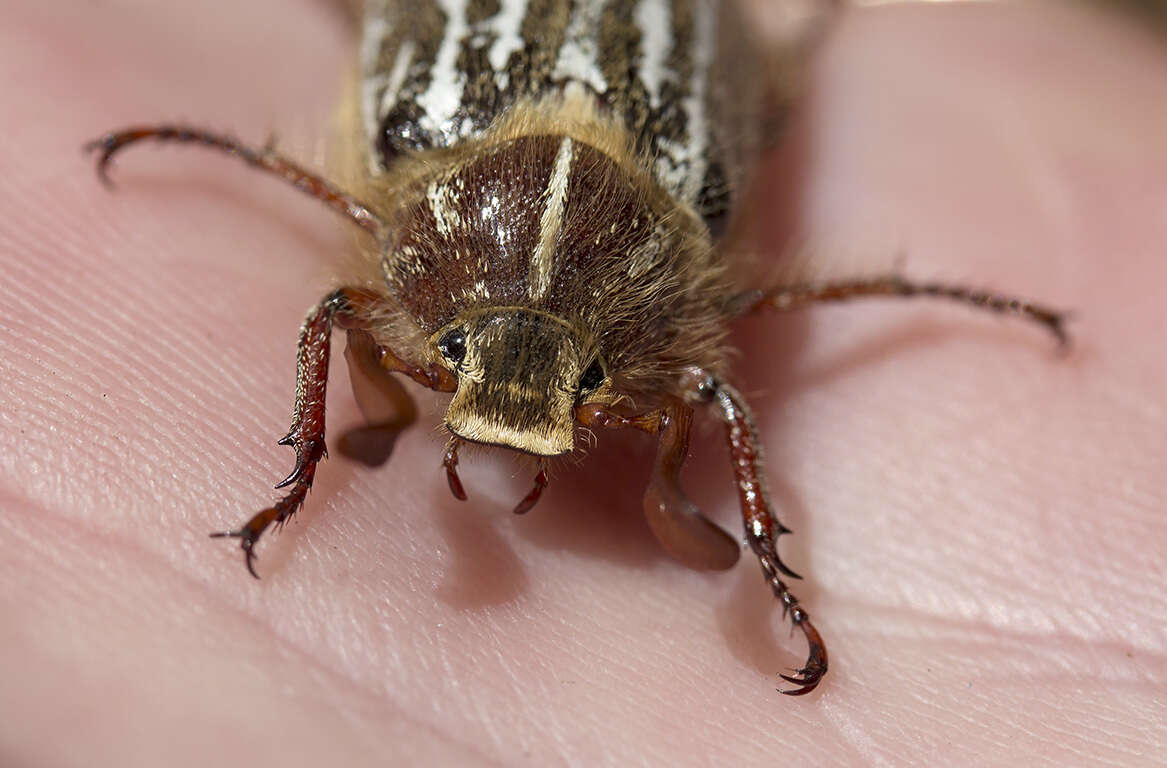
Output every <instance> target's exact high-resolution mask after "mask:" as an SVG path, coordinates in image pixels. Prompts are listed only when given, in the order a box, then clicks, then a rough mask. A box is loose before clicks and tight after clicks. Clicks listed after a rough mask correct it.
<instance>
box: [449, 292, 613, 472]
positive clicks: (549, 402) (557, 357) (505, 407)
mask: <svg viewBox="0 0 1167 768" xmlns="http://www.w3.org/2000/svg"><path fill="white" fill-rule="evenodd" d="M433 341H434V344H435V345H436V346H437V349H438V352H439V353H440V354H441V356H442V358H443V359H444V361H445V363H446V365H448V366H449V367H450V368H451V370H453V371H454V373H455V375H457V377H458V390H457V392H455V393H454V399H453V400H451V401H450V405H449V408H448V409H447V410H446V427H447V428H448V429H449V430H450V431H451V432H452V433H454V435H456V436H457V437H460V438H463V439H465V440H469V441H472V442H476V443H486V444H490V445H501V446H505V447H508V448H514V449H516V450H519V451H523V452H525V453H530V454H534V455H536V456H556V455H559V454H563V453H568V452H570V451H571V450H572V448H573V447H574V443H575V414H574V410H573V409H574V406H575V403H576V400H577V398H578V397H579V396H580V394H581V392H589V391H591V390H594V389H596V388H598V387H599V386H600V384H601V383H602V382H603V380H604V374H603V368H602V367H600V365H599V362H598V360H595V359H594V356H588V355H585V354H584V352H585V350H583V349H581V345H580V343H579V340H578V339H577V338H576V335H575V334H574V333H573V332H572V330H571V328H570V327H569V326H568V325H567V324H566V323H565V322H564V321H562V320H560V319H559V318H557V317H553V316H551V315H548V314H545V313H543V312H538V311H534V310H530V309H522V308H506V309H496V310H488V311H485V312H477V313H474V314H470V315H469V316H462V317H460V318H459V319H458V320H456V321H455V322H453V323H451V324H450V325H448V326H446V327H445V328H443V329H442V330H441V331H439V332H438V333H436V334H435V335H434V337H433Z"/></svg>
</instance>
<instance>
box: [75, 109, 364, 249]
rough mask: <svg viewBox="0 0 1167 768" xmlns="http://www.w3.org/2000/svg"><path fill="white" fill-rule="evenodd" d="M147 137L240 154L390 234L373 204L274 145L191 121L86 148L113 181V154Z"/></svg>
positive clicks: (120, 134) (110, 137) (123, 133)
mask: <svg viewBox="0 0 1167 768" xmlns="http://www.w3.org/2000/svg"><path fill="white" fill-rule="evenodd" d="M146 139H152V140H154V141H159V142H179V143H184V144H199V145H202V146H204V147H209V148H210V149H216V150H218V151H220V152H224V153H226V154H228V155H233V156H235V157H238V158H239V159H241V160H243V162H245V163H247V164H248V165H250V166H252V167H253V168H258V169H259V170H261V171H265V172H267V173H270V174H272V175H273V176H278V177H280V178H281V179H283V180H284V181H286V182H287V183H289V184H291V185H292V186H294V187H295V188H296V189H298V190H300V191H301V192H303V193H305V194H307V195H310V196H312V197H314V198H316V199H317V200H320V201H321V202H323V203H324V204H325V205H327V206H328V207H329V208H331V209H332V210H334V211H336V212H337V213H339V214H341V215H342V216H344V217H346V218H348V219H349V220H351V221H352V222H353V223H354V224H356V225H357V226H358V227H360V228H361V229H363V230H365V231H366V232H368V233H369V234H371V235H373V237H375V238H376V239H377V241H378V242H382V241H384V240H385V236H386V234H387V230H386V227H385V222H384V221H383V220H382V219H381V217H380V216H378V215H377V214H376V213H375V212H374V211H373V210H372V209H371V208H369V206H367V205H365V204H364V203H362V202H360V201H359V200H357V199H356V198H354V197H352V196H351V195H349V194H347V193H345V192H343V191H341V190H340V189H338V188H337V187H335V186H334V185H332V184H331V183H330V182H328V181H326V180H325V179H323V178H322V177H320V176H318V175H317V174H315V173H312V172H311V171H309V170H306V169H304V168H302V167H300V166H299V165H297V164H296V163H294V162H292V161H291V160H289V159H287V158H285V157H282V156H281V155H279V154H277V153H276V152H275V151H274V149H272V147H271V146H264V147H262V148H256V147H252V146H249V145H247V144H244V143H242V142H240V141H237V140H236V139H233V138H231V137H230V136H224V135H223V134H219V133H212V132H211V131H205V130H202V129H201V128H193V127H191V126H189V125H143V126H133V127H130V128H124V129H122V130H120V131H111V132H110V133H107V134H105V135H104V136H101V137H100V138H97V139H94V140H93V141H91V142H89V143H88V144H86V145H85V147H84V149H85V151H87V152H98V153H99V155H98V158H97V175H98V177H99V178H100V179H101V181H102V182H103V183H104V184H106V185H111V182H110V179H109V163H110V160H112V159H113V156H114V155H116V154H117V153H118V152H120V151H121V150H122V149H124V148H126V147H128V146H129V145H131V144H136V143H138V142H139V141H143V140H146Z"/></svg>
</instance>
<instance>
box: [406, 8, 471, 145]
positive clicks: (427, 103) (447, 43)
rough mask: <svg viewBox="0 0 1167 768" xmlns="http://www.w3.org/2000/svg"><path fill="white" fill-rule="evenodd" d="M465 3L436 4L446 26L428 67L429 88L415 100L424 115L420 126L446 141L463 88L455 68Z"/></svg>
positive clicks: (463, 33) (463, 29) (464, 25)
mask: <svg viewBox="0 0 1167 768" xmlns="http://www.w3.org/2000/svg"><path fill="white" fill-rule="evenodd" d="M466 3H467V0H437V4H438V7H439V8H441V9H442V11H443V12H444V13H445V14H446V26H445V28H444V29H443V30H442V43H441V45H440V46H439V47H438V53H437V56H435V57H434V62H433V64H432V65H431V66H430V84H429V87H428V88H426V89H425V90H424V91H422V92H421V93H419V94H418V96H417V105H418V106H419V107H421V108H422V111H423V113H424V115H423V117H422V124H423V126H424V127H425V128H426V129H427V130H430V131H433V132H434V133H435V134H437V135H440V136H445V137H447V138H450V137H453V136H455V135H457V133H458V127H457V126H455V125H454V124H453V120H454V115H455V113H456V112H457V111H458V106H459V105H460V104H461V103H462V92H463V90H464V89H465V87H466V78H465V75H464V73H462V72H461V71H459V69H458V66H457V65H458V53H459V51H461V50H462V40H463V39H464V38H465V37H466V35H467V33H468V32H469V31H470V27H469V25H468V24H467V23H466Z"/></svg>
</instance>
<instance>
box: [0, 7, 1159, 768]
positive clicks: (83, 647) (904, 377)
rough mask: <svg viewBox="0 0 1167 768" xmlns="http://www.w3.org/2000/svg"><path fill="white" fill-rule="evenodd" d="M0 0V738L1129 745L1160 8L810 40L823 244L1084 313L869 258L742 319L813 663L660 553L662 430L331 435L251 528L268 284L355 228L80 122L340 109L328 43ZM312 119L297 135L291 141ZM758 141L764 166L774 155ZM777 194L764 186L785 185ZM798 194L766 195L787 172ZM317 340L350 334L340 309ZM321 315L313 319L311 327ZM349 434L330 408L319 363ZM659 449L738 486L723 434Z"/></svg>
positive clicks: (1042, 754) (336, 388)
mask: <svg viewBox="0 0 1167 768" xmlns="http://www.w3.org/2000/svg"><path fill="white" fill-rule="evenodd" d="M3 17H4V24H3V25H2V26H0V83H3V87H2V89H0V120H2V121H3V134H2V135H3V141H0V169H2V171H3V172H2V174H0V312H2V317H3V321H2V323H0V381H2V382H3V386H2V387H0V442H2V444H3V445H4V450H3V451H2V452H0V764H3V765H4V766H13V767H16V766H56V765H118V766H139V765H141V766H157V765H172V766H182V765H192V766H194V765H209V764H215V765H234V764H239V765H244V764H246V765H276V764H279V765H283V766H297V765H306V766H307V765H312V766H319V765H392V764H397V765H423V764H429V765H433V764H440V765H455V764H456V765H479V764H496V765H499V764H508V765H520V764H526V765H577V766H584V765H587V766H591V765H614V766H634V765H735V766H752V765H757V766H763V765H767V766H768V765H776V764H777V765H793V766H798V765H859V764H880V765H883V764H889V765H896V764H917V765H941V764H944V765H955V764H977V765H1025V766H1045V765H1048V766H1063V765H1087V764H1089V765H1124V766H1125V765H1150V764H1160V765H1161V764H1163V762H1162V761H1163V760H1164V759H1165V758H1164V755H1165V752H1164V750H1165V748H1167V745H1165V739H1167V737H1165V725H1164V720H1165V715H1167V598H1165V597H1164V584H1165V578H1167V565H1165V562H1167V561H1165V557H1164V553H1165V552H1167V509H1165V495H1167V494H1165V490H1167V479H1165V477H1167V406H1165V403H1167V349H1165V344H1164V328H1165V327H1167V310H1165V309H1164V303H1163V298H1162V297H1163V286H1164V284H1165V282H1167V149H1165V147H1167V106H1165V105H1167V50H1164V49H1163V48H1160V47H1158V45H1157V44H1156V42H1155V40H1154V39H1153V38H1152V36H1151V35H1150V34H1147V33H1144V32H1141V31H1139V30H1136V29H1134V28H1131V27H1126V26H1123V25H1122V24H1119V23H1116V22H1111V21H1109V20H1107V19H1104V18H1102V17H1100V16H1097V15H1094V14H1092V13H1089V12H1083V11H1079V10H1076V9H1071V8H1069V7H1067V6H1066V5H1065V4H1061V5H1051V6H1043V5H1037V6H1033V5H1030V6H1024V7H1001V6H990V5H981V4H976V5H970V6H962V7H954V6H948V5H945V6H901V7H891V8H879V9H870V10H864V11H854V12H850V13H848V14H847V16H846V17H845V18H844V19H842V20H841V21H840V23H839V24H838V26H837V28H835V29H834V30H832V32H831V33H830V36H829V37H828V39H827V43H826V45H825V48H824V49H823V50H822V51H821V56H820V57H819V59H818V64H817V66H816V68H815V70H814V73H813V88H812V92H813V94H814V97H813V99H812V100H811V102H810V103H809V105H808V107H807V110H806V112H805V113H804V116H803V122H802V127H801V129H800V132H801V135H802V136H803V137H804V141H803V144H802V145H801V148H800V149H799V150H798V152H793V151H788V152H787V153H786V159H785V160H784V159H783V157H782V156H779V158H778V159H777V160H775V161H774V164H773V165H772V166H771V167H769V168H768V171H769V172H770V173H772V174H774V175H775V176H778V175H781V174H782V173H783V171H782V168H783V167H784V164H785V165H786V166H789V165H790V157H791V156H792V155H795V154H796V155H797V162H796V163H794V165H796V166H798V167H800V168H801V171H800V172H799V173H798V175H797V176H792V175H791V174H792V172H789V171H788V172H786V175H785V176H784V178H794V179H795V180H796V182H797V183H795V184H793V185H788V186H793V192H792V193H791V194H792V195H793V197H794V201H793V203H791V204H786V203H783V204H782V205H779V202H780V201H778V200H775V202H774V205H773V215H772V216H771V217H770V218H773V219H775V220H781V219H782V217H783V216H786V217H790V216H791V215H792V214H790V213H789V211H790V210H793V211H794V213H793V216H794V218H795V219H796V220H797V224H798V228H799V231H801V232H802V233H803V234H804V235H805V238H806V240H807V241H808V242H811V243H813V244H814V247H815V250H816V251H818V252H821V253H824V254H831V256H830V258H827V259H825V261H824V262H823V263H824V264H826V265H827V267H826V268H824V269H825V272H827V273H829V274H833V275H841V274H855V273H860V274H875V273H878V272H880V271H883V270H884V269H886V268H888V267H889V266H891V265H893V264H895V263H897V259H898V263H901V264H902V265H903V267H904V269H905V270H906V272H907V273H909V274H911V275H914V276H919V277H925V278H945V279H950V280H957V281H966V282H971V283H974V284H976V285H984V286H992V287H997V288H1000V289H1003V290H1008V291H1015V292H1019V293H1022V294H1025V295H1030V296H1034V297H1040V298H1042V299H1044V300H1046V301H1048V302H1050V303H1053V304H1055V305H1057V306H1060V307H1066V308H1071V309H1073V310H1074V313H1075V320H1074V323H1073V326H1072V331H1073V334H1074V337H1075V346H1074V348H1073V350H1072V352H1071V353H1070V354H1069V355H1068V356H1065V357H1060V356H1058V355H1057V354H1056V353H1055V351H1054V349H1053V345H1052V343H1051V342H1050V340H1049V339H1048V338H1047V337H1046V336H1045V335H1043V334H1042V333H1041V332H1040V331H1038V330H1037V329H1035V328H1032V327H1030V326H1027V325H1025V324H1023V323H1018V322H1012V321H1000V320H997V319H994V318H990V317H985V316H980V315H978V314H976V313H971V312H967V311H964V310H961V309H959V308H951V307H946V306H942V305H937V304H935V303H931V304H929V303H907V302H904V303H896V302H875V301H871V302H861V303H857V304H853V305H851V306H848V307H824V308H820V309H815V310H811V311H807V312H804V313H800V314H798V315H787V316H782V315H778V314H770V315H766V316H761V317H756V318H752V319H750V320H748V321H746V322H743V323H742V324H741V327H740V329H739V331H740V333H739V336H738V343H739V346H740V349H741V351H742V354H741V359H740V366H739V369H738V379H737V380H738V382H739V383H740V385H741V388H742V389H743V390H744V391H745V392H746V393H747V394H748V395H749V396H750V398H751V400H752V402H753V404H754V405H755V407H756V409H757V410H758V412H759V414H760V424H761V429H762V433H763V437H764V440H765V444H766V446H767V451H768V458H769V469H768V473H769V476H770V478H771V482H772V486H773V491H774V496H775V501H776V505H777V506H778V508H779V511H780V514H781V516H782V518H783V519H784V520H785V521H786V522H787V523H788V524H789V525H790V527H792V528H793V529H794V530H795V531H796V534H795V535H794V536H789V537H784V538H783V539H782V542H781V550H782V553H783V557H784V559H785V560H786V561H787V562H788V563H789V564H790V565H791V566H792V567H793V568H795V569H796V570H798V571H800V572H802V573H803V574H804V575H805V576H806V577H807V579H806V581H804V582H801V583H799V584H797V589H796V593H797V594H798V595H799V596H800V597H801V598H802V599H803V601H804V603H805V604H806V606H807V608H808V610H809V611H810V612H811V614H812V616H814V617H815V620H816V621H817V623H818V626H819V628H820V630H821V631H822V633H823V635H824V636H825V637H826V639H827V642H828V645H829V648H830V652H831V671H830V673H829V675H828V677H827V678H826V680H825V682H824V683H823V685H822V686H821V688H820V689H819V690H818V691H816V692H815V693H814V694H812V695H810V696H808V697H806V698H803V699H791V698H787V697H784V696H781V695H779V694H778V693H777V692H776V691H775V687H776V683H777V679H776V677H775V674H776V673H777V672H779V671H782V670H784V669H786V668H789V667H793V666H797V665H798V664H799V663H800V662H801V659H802V657H803V655H804V653H805V646H804V643H803V641H802V640H801V638H799V637H797V636H795V637H791V636H790V634H789V632H788V628H787V626H786V625H785V624H783V622H782V621H781V620H780V617H779V612H778V610H777V607H776V606H775V605H774V603H773V600H772V598H771V597H770V596H769V594H768V593H767V591H766V589H765V587H764V585H763V583H762V580H761V578H760V577H759V573H758V569H757V566H756V565H755V564H754V563H753V562H751V561H750V559H749V557H748V556H747V557H743V558H742V561H741V562H740V563H739V565H738V567H737V568H735V569H734V570H732V571H730V572H727V573H723V574H705V573H696V572H691V571H688V570H685V569H684V568H682V567H680V566H679V565H677V564H675V563H674V562H672V561H671V560H669V559H668V558H667V557H666V556H665V555H664V554H663V553H662V552H661V550H660V549H659V547H658V546H657V544H656V543H655V541H654V540H653V539H652V537H651V534H650V533H649V531H648V529H647V527H646V525H645V523H644V522H643V520H642V518H641V516H640V514H639V511H638V509H639V503H640V502H639V498H640V493H641V490H642V488H643V486H644V483H645V480H646V478H647V473H648V468H649V462H650V460H651V455H652V445H651V443H650V441H648V440H647V439H644V438H643V437H641V436H639V435H622V434H606V435H603V436H602V439H601V443H600V445H599V447H597V448H595V449H593V450H591V451H590V456H589V457H588V461H586V462H584V463H583V464H582V466H581V467H579V468H570V467H564V468H561V469H560V470H558V471H557V472H556V476H555V478H554V481H553V484H552V486H551V487H550V488H549V490H548V491H547V493H546V495H545V497H544V499H543V500H542V501H541V502H540V504H539V505H538V506H537V507H536V508H535V510H534V511H533V512H532V513H531V514H530V515H528V516H527V517H525V518H516V517H514V516H512V515H511V514H510V513H509V511H508V510H509V509H510V508H511V507H512V506H513V504H514V503H515V501H517V500H518V499H519V498H520V497H521V496H522V495H523V494H524V493H525V492H526V491H527V489H528V488H529V484H530V479H531V478H530V473H529V471H528V469H527V468H525V467H523V466H521V465H518V464H517V463H516V462H514V461H513V460H512V459H511V458H509V457H508V456H507V455H506V454H501V453H498V452H493V453H490V452H482V453H479V454H472V455H468V456H467V457H466V458H465V459H464V473H463V479H464V480H465V482H466V485H467V488H468V491H469V493H470V501H469V502H468V503H461V502H458V501H455V500H454V499H453V498H451V497H450V494H449V492H448V491H447V489H446V485H445V480H444V478H443V477H442V475H441V473H440V470H439V466H438V462H439V460H440V450H441V446H442V442H443V438H442V436H441V434H440V432H439V431H438V430H437V429H436V425H438V424H440V415H441V408H440V402H439V401H438V400H437V398H435V397H434V396H431V395H429V394H428V393H424V392H422V393H419V401H420V403H421V409H422V422H421V424H420V425H419V427H418V428H416V429H414V430H412V431H410V432H409V433H408V434H407V435H406V436H404V437H403V438H402V440H401V442H400V443H399V445H398V448H397V452H396V454H395V456H394V457H393V459H392V461H391V462H390V463H389V465H387V466H386V467H383V468H381V469H378V470H369V469H364V468H361V467H359V466H355V465H353V464H352V463H350V462H348V461H346V460H344V459H343V458H341V457H339V455H335V454H336V452H335V450H334V458H333V459H331V460H330V461H328V462H327V463H326V464H325V465H324V466H323V467H322V471H321V472H320V474H319V482H318V484H317V486H316V489H315V490H314V492H313V494H312V496H311V497H310V499H309V503H308V506H307V508H306V510H305V511H304V512H303V513H302V514H301V515H300V516H299V518H298V519H297V520H296V522H295V523H294V524H292V525H290V526H289V527H288V528H287V529H285V530H284V532H283V533H282V534H279V535H275V536H269V537H268V538H267V539H266V540H265V541H264V542H263V545H262V546H261V548H260V559H259V564H258V567H259V570H260V573H261V575H262V576H263V579H262V580H261V581H258V582H257V581H254V580H253V579H251V578H250V577H249V576H248V575H247V574H246V572H245V571H244V569H243V564H242V558H241V556H240V553H239V551H238V549H237V548H236V547H235V544H234V542H230V543H228V542H223V541H211V540H210V539H208V538H207V533H208V532H210V531H212V530H219V529H223V528H227V527H234V526H236V525H238V524H239V523H241V522H242V521H243V520H245V519H246V518H247V517H248V516H249V515H250V514H251V513H252V512H254V511H256V510H258V509H259V508H260V507H261V506H264V505H266V504H268V503H269V502H270V501H271V500H272V499H273V498H274V497H275V492H274V491H272V490H271V485H272V484H273V483H274V482H275V481H277V480H278V479H280V478H281V477H283V476H284V474H285V473H286V472H287V471H288V469H290V467H291V462H292V455H291V452H290V451H289V450H288V449H286V448H280V447H278V446H277V445H275V440H276V439H277V438H278V437H279V436H280V435H282V434H283V431H284V429H285V428H286V426H287V420H288V414H289V411H290V407H291V402H292V392H293V378H292V373H293V353H294V341H295V334H296V329H297V326H298V323H299V321H300V319H301V317H302V315H303V313H304V311H305V310H306V308H307V307H308V306H309V305H310V304H312V303H313V302H314V301H315V300H316V299H317V298H318V297H319V296H321V295H322V294H323V293H324V291H325V290H326V288H327V287H328V286H329V284H330V283H329V281H330V272H329V264H330V262H333V261H335V259H336V258H337V256H336V254H339V253H342V252H343V251H344V249H346V248H347V247H348V239H347V234H346V233H345V232H343V231H341V230H340V228H338V226H337V225H336V222H335V221H334V219H333V218H332V217H331V216H330V214H329V213H328V212H327V211H325V210H323V209H322V208H320V207H319V206H317V205H314V204H313V203H312V202H311V201H306V200H304V199H302V198H301V197H299V196H298V195H297V194H296V193H295V192H294V191H292V190H289V189H286V188H283V187H281V186H280V185H278V184H276V183H274V182H272V181H269V180H267V179H264V178H261V177H259V176H257V175H255V174H253V173H250V172H249V171H247V170H246V169H244V168H242V167H240V166H239V164H237V163H234V162H232V161H230V160H229V159H226V158H222V157H217V156H214V155H212V154H209V153H207V152H204V151H199V150H195V149H179V148H167V149H155V148H153V147H147V148H143V149H140V150H135V151H133V152H130V153H127V154H126V155H125V156H124V157H122V158H120V161H119V163H118V165H117V167H116V168H115V173H114V175H115V178H116V180H117V183H118V187H117V189H116V191H115V192H114V193H110V192H107V191H106V190H105V189H103V188H102V187H101V186H100V185H99V184H98V182H97V181H96V179H95V178H94V175H93V172H92V168H91V161H90V159H88V158H86V157H83V156H82V154H81V152H80V149H79V148H80V146H81V144H82V143H83V142H84V141H85V140H87V139H90V138H93V137H94V136H96V135H98V134H100V133H101V132H103V131H104V130H107V129H110V128H113V127H119V126H122V125H125V124H130V123H139V122H155V121H163V120H178V119H187V120H191V121H194V122H196V123H197V124H199V125H203V126H208V127H212V128H216V129H227V130H230V131H232V132H233V133H235V134H236V135H238V136H240V137H245V138H248V139H250V140H253V141H257V142H259V141H262V140H263V139H264V138H265V137H266V136H267V135H268V133H269V132H272V131H276V132H278V133H279V135H280V138H281V141H283V142H285V145H286V146H288V147H289V148H290V149H297V150H298V151H300V154H301V155H303V154H305V153H307V154H309V155H310V154H311V151H310V150H311V149H312V148H314V147H319V146H322V139H323V136H324V135H325V126H326V124H327V120H328V114H329V111H330V107H331V104H332V103H333V101H334V99H335V97H336V93H337V90H338V83H339V81H340V78H341V74H342V71H343V69H344V67H345V64H346V62H347V61H348V58H347V57H348V56H349V55H350V52H351V50H352V48H353V40H352V36H351V30H350V29H349V28H348V26H347V25H346V23H345V22H344V20H343V18H342V17H341V15H340V14H339V13H338V12H337V10H336V8H335V7H334V6H332V5H330V4H328V3H326V2H321V1H317V2H309V0H278V1H277V0H249V2H246V3H226V2H222V1H221V0H213V1H208V2H204V3H158V2H153V1H152V0H107V1H106V2H102V3H69V4H64V3H41V2H35V1H34V0H23V1H22V0H7V1H6V2H4V3H3ZM305 148H307V149H305ZM776 186H777V185H776ZM775 194H777V193H775ZM783 210H784V211H787V213H785V214H784V213H782V211H783ZM338 346H339V344H338ZM338 359H339V356H338ZM331 394H332V399H331V401H330V407H329V418H330V424H331V426H332V430H331V432H330V435H331V437H332V439H333V440H335V438H336V437H337V436H338V435H339V434H341V430H342V429H343V428H344V427H345V426H349V425H352V424H355V423H357V422H358V421H359V416H358V413H357V410H356V407H355V405H354V404H353V401H352V398H351V395H350V394H349V392H348V380H347V372H346V371H345V370H344V366H343V365H338V366H336V367H335V368H334V376H333V378H332V389H331ZM704 424H705V425H704V426H702V427H700V429H699V431H698V432H697V434H696V438H695V441H694V442H695V444H694V449H693V457H692V459H691V461H690V464H689V471H688V473H687V475H686V483H687V485H688V487H689V488H690V490H691V491H692V494H693V496H694V497H695V498H696V499H697V500H698V501H699V502H700V503H701V504H702V506H703V507H704V508H705V509H707V510H708V512H709V514H710V515H711V516H713V517H714V518H715V519H717V520H718V521H719V522H721V523H722V524H723V525H725V526H726V527H727V528H729V529H731V530H734V531H737V530H738V529H739V523H738V521H737V513H736V509H735V500H734V498H733V495H732V487H731V482H730V477H729V472H728V469H727V465H726V459H725V452H724V447H723V444H722V438H721V434H720V432H719V430H718V429H716V428H715V426H714V425H712V424H709V423H708V422H704Z"/></svg>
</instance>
